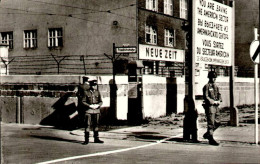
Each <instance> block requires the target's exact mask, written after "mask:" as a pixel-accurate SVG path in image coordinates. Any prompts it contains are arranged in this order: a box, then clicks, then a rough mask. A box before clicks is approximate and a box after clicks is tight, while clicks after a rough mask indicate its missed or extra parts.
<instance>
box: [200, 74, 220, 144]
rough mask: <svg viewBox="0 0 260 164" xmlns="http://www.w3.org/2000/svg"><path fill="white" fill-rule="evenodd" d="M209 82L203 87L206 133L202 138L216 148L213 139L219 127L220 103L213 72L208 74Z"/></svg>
mask: <svg viewBox="0 0 260 164" xmlns="http://www.w3.org/2000/svg"><path fill="white" fill-rule="evenodd" d="M208 78H209V82H208V83H207V84H206V85H205V86H204V87H203V99H204V104H203V107H204V109H205V114H206V117H207V124H208V125H207V126H208V129H207V132H206V133H205V134H204V135H203V138H205V139H208V140H209V144H210V145H216V146H218V145H219V143H218V142H216V141H215V140H214V138H213V133H214V131H215V130H216V129H217V128H218V127H219V126H220V111H219V110H220V109H219V104H220V102H222V99H221V94H220V93H219V88H218V86H217V85H216V84H215V81H216V78H217V74H216V72H214V71H210V72H209V73H208Z"/></svg>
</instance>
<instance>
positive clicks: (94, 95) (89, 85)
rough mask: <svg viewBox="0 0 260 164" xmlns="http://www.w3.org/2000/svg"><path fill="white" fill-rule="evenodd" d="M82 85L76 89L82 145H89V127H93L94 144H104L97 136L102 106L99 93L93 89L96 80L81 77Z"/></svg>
mask: <svg viewBox="0 0 260 164" xmlns="http://www.w3.org/2000/svg"><path fill="white" fill-rule="evenodd" d="M83 83H84V84H83V85H80V86H79V88H78V93H77V96H78V111H79V114H80V115H82V116H83V122H84V128H85V141H84V143H83V144H84V145H87V144H88V143H89V131H90V126H91V125H92V127H93V132H94V142H95V143H104V142H103V141H101V140H100V139H99V136H98V124H99V116H100V107H101V105H102V99H101V95H100V92H99V91H98V90H97V89H96V88H95V86H96V85H97V80H96V79H93V78H87V77H85V79H84V77H83Z"/></svg>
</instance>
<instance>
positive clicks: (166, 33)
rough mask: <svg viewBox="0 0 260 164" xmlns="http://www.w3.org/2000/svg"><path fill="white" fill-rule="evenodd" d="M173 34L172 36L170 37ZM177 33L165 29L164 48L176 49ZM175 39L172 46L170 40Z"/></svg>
mask: <svg viewBox="0 0 260 164" xmlns="http://www.w3.org/2000/svg"><path fill="white" fill-rule="evenodd" d="M170 34H172V36H171V35H170ZM175 34H176V32H175V30H174V29H167V28H165V29H164V46H167V47H175V46H176V35H175ZM171 38H172V39H173V41H172V44H170V39H171Z"/></svg>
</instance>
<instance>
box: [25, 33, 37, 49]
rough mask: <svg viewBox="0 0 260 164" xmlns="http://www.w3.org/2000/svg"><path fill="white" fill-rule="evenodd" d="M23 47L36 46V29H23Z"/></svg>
mask: <svg viewBox="0 0 260 164" xmlns="http://www.w3.org/2000/svg"><path fill="white" fill-rule="evenodd" d="M23 47H24V48H37V30H26V31H24V43H23Z"/></svg>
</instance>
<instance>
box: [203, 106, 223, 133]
mask: <svg viewBox="0 0 260 164" xmlns="http://www.w3.org/2000/svg"><path fill="white" fill-rule="evenodd" d="M205 113H206V117H207V123H208V125H207V126H208V127H207V128H208V130H207V133H208V134H209V135H210V136H213V133H214V131H215V130H216V129H217V128H218V127H219V126H220V109H219V108H218V106H216V105H210V106H209V107H208V108H207V109H206V110H205Z"/></svg>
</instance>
